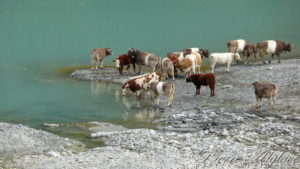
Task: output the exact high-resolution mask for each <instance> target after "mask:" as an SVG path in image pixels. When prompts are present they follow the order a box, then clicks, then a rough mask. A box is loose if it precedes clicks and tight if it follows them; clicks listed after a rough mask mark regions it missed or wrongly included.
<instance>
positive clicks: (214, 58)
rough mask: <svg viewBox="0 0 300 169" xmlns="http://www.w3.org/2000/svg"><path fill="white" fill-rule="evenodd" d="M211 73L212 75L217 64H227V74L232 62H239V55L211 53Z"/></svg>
mask: <svg viewBox="0 0 300 169" xmlns="http://www.w3.org/2000/svg"><path fill="white" fill-rule="evenodd" d="M209 57H210V68H211V73H214V68H215V65H216V64H217V63H220V64H225V63H226V64H227V69H226V71H227V72H229V67H230V64H231V63H232V62H233V60H236V61H239V60H240V55H239V54H238V53H212V54H211V55H210V56H209Z"/></svg>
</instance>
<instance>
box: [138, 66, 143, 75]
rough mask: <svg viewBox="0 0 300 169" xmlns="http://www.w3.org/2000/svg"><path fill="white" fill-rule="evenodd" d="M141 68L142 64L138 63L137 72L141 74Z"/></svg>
mask: <svg viewBox="0 0 300 169" xmlns="http://www.w3.org/2000/svg"><path fill="white" fill-rule="evenodd" d="M141 68H142V64H141V63H140V64H139V72H138V74H141Z"/></svg>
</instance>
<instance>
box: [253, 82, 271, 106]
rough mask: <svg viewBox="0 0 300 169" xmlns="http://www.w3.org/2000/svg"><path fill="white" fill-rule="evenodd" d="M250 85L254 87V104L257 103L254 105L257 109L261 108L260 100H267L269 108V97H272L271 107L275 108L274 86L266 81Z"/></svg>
mask: <svg viewBox="0 0 300 169" xmlns="http://www.w3.org/2000/svg"><path fill="white" fill-rule="evenodd" d="M252 85H253V86H254V93H255V97H256V102H257V105H256V108H257V109H258V108H259V107H261V100H262V98H268V100H269V106H271V97H272V99H273V103H274V104H273V106H275V102H276V95H277V89H276V86H275V85H274V84H271V83H269V82H266V81H262V82H254V83H252Z"/></svg>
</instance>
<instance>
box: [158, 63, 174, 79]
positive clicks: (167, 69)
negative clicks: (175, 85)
mask: <svg viewBox="0 0 300 169" xmlns="http://www.w3.org/2000/svg"><path fill="white" fill-rule="evenodd" d="M161 66H162V67H161V71H162V76H163V79H166V76H168V74H169V73H171V75H172V77H173V80H174V79H175V78H174V65H173V62H172V61H171V60H170V59H169V58H164V59H163V60H162V65H161Z"/></svg>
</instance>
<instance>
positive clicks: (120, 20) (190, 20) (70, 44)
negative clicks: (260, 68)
mask: <svg viewBox="0 0 300 169" xmlns="http://www.w3.org/2000/svg"><path fill="white" fill-rule="evenodd" d="M299 8H300V1H295V0H294V1H292V0H287V1H282V0H265V1H261V0H244V1H241V0H231V1H223V0H210V1H206V0H187V1H182V0H172V1H167V0H151V1H142V0H89V1H85V0H72V1H68V0H51V1H48V0H28V1H17V0H1V1H0V121H7V122H15V123H22V124H27V125H30V126H32V127H36V128H39V126H40V124H41V123H43V122H53V123H63V122H75V121H77V122H80V121H90V120H102V121H112V122H122V123H126V124H129V123H132V124H133V123H138V122H146V123H148V122H149V121H150V119H151V118H152V117H153V116H156V115H157V113H158V110H156V109H154V108H148V107H150V106H149V105H147V103H143V102H139V101H137V100H136V99H135V98H134V97H121V96H120V86H119V85H116V84H112V83H103V82H87V81H76V80H72V79H69V78H67V77H66V76H59V75H57V74H56V73H55V70H56V69H57V68H59V67H64V66H74V65H87V64H89V63H90V50H91V49H92V48H95V47H111V48H112V50H113V53H114V55H113V56H110V57H108V58H107V60H106V61H105V63H106V64H112V62H111V60H112V59H113V58H115V56H116V55H118V54H121V53H124V52H126V50H127V49H128V48H130V47H135V48H137V49H140V50H144V51H150V52H153V53H156V54H159V55H161V56H163V57H164V56H165V55H166V53H167V52H170V51H179V50H181V49H183V48H187V47H201V48H207V49H209V50H210V51H211V52H222V51H225V50H226V46H225V44H226V42H227V41H229V40H232V39H237V38H244V39H247V40H249V41H250V42H251V43H254V42H258V41H263V40H268V39H279V40H283V41H289V42H292V43H294V45H295V46H294V52H293V53H292V54H290V55H299V53H300V51H299V48H298V47H297V46H299V44H300V43H299V42H300V31H299V30H300V22H299V16H300V9H299ZM285 56H288V55H285Z"/></svg>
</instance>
